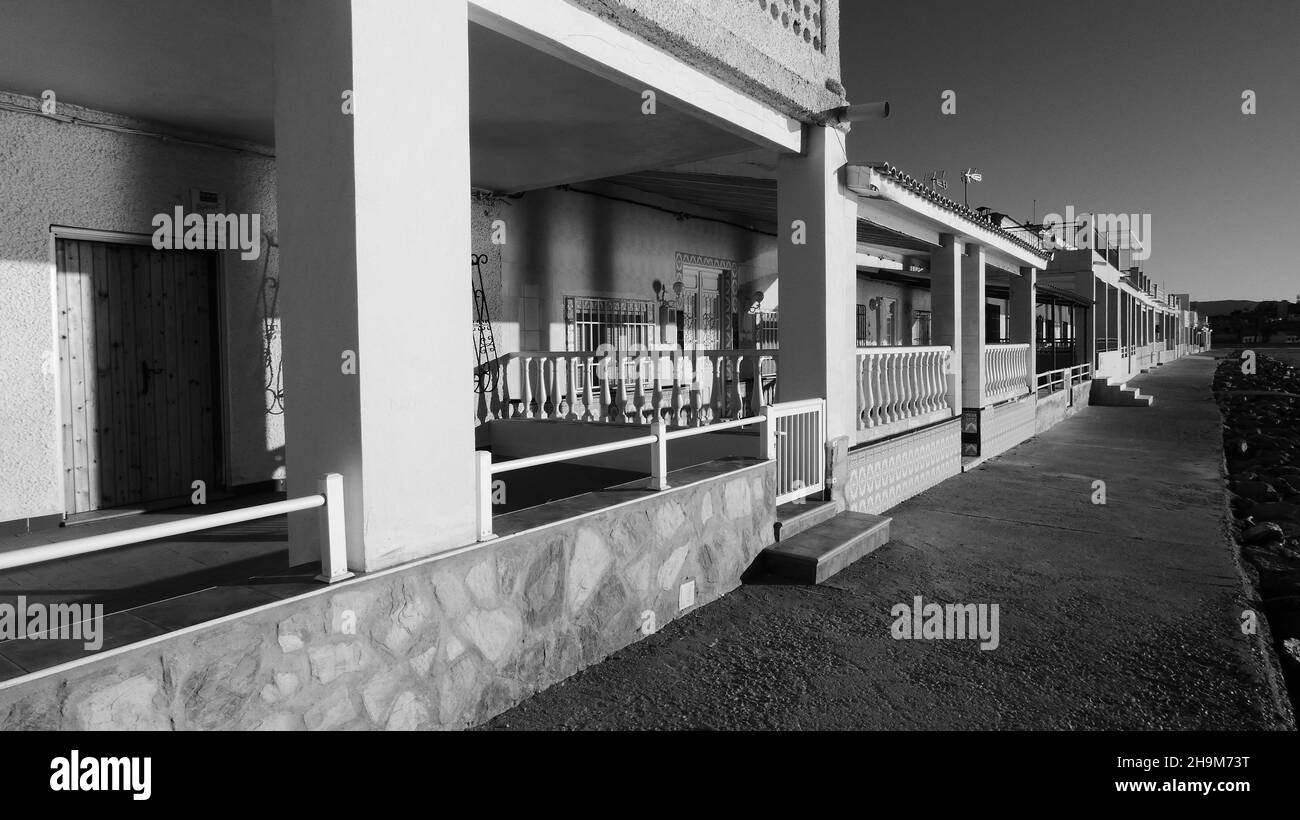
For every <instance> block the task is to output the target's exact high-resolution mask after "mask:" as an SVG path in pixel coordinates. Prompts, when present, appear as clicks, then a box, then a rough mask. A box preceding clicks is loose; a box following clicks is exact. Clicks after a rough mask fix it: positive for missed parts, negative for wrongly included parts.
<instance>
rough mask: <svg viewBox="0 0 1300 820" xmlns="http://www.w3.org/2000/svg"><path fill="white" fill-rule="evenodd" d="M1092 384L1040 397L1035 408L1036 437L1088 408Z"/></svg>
mask: <svg viewBox="0 0 1300 820" xmlns="http://www.w3.org/2000/svg"><path fill="white" fill-rule="evenodd" d="M1091 390H1092V382H1090V381H1085V382H1083V383H1082V384H1076V385H1073V386H1071V387H1070V388H1069V389H1068V390H1058V391H1056V392H1055V393H1053V394H1051V395H1050V396H1039V398H1038V402H1037V404H1035V406H1034V435H1038V434H1039V433H1042V432H1045V431H1047V430H1050V429H1052V428H1053V427H1055V426H1056V425H1058V424H1060V423H1061V422H1063V421H1065V420H1066V419H1068V418H1069V417H1070V416H1073V415H1075V414H1076V413H1078V412H1079V411H1081V410H1084V409H1086V408H1087V407H1088V394H1089V392H1090V391H1091Z"/></svg>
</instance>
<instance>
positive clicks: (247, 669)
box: [0, 462, 775, 730]
mask: <svg viewBox="0 0 1300 820" xmlns="http://www.w3.org/2000/svg"><path fill="white" fill-rule="evenodd" d="M774 499H775V467H774V464H773V463H772V462H764V463H760V464H755V465H753V466H750V467H745V468H743V469H740V470H737V471H736V472H733V473H729V474H727V475H724V476H721V477H718V478H714V479H710V480H707V481H703V482H699V483H696V484H692V485H686V486H683V487H680V488H674V489H672V490H668V491H666V492H663V493H660V494H657V495H654V496H651V497H646V498H642V499H639V500H636V501H632V502H629V503H627V504H623V505H620V506H618V507H613V508H610V509H606V510H602V511H600V512H597V513H593V514H590V515H588V516H585V517H581V518H577V519H571V520H568V521H565V522H561V523H558V524H555V525H552V526H549V527H545V528H541V529H537V530H532V531H528V532H524V533H520V534H518V535H516V536H511V537H505V538H501V539H499V540H496V541H491V542H487V543H485V544H482V545H478V546H476V547H472V548H469V549H467V550H465V551H463V552H461V553H459V554H453V555H450V556H447V557H442V558H433V559H427V560H424V561H421V562H417V563H413V564H409V565H406V566H402V567H397V568H394V569H391V570H387V571H384V572H379V573H373V574H371V575H368V576H362V577H358V578H356V579H354V580H351V581H346V582H343V583H340V584H336V585H334V586H332V587H328V588H326V587H323V588H322V589H321V590H320V591H319V592H315V593H312V594H310V595H307V596H303V597H299V598H294V599H290V600H287V601H283V602H279V603H276V604H273V605H270V606H266V607H262V608H259V609H256V610H250V611H248V612H244V613H240V614H238V615H234V616H230V617H227V618H224V619H220V620H218V621H213V622H210V623H208V624H203V625H200V626H197V627H193V628H190V629H187V630H182V631H180V632H177V633H173V634H171V635H168V636H165V637H162V638H159V639H156V640H154V641H152V642H148V643H143V644H137V645H135V646H131V647H125V648H123V649H120V650H112V651H110V652H107V653H104V654H102V655H100V656H97V657H95V658H92V659H90V660H88V661H87V662H84V663H80V664H78V665H76V666H73V667H72V668H65V669H63V670H61V671H60V670H54V671H53V672H51V673H48V674H45V675H42V676H40V677H38V678H36V679H34V680H24V679H15V680H14V681H12V682H9V683H6V684H0V730H11V729H84V730H94V729H109V730H115V729H303V728H306V729H434V728H462V727H467V726H473V725H476V724H478V723H481V722H483V721H485V720H487V719H489V718H491V717H493V716H495V715H497V714H499V713H500V712H502V711H504V710H506V709H508V708H509V707H511V706H513V705H515V704H517V703H519V702H520V701H521V700H523V699H524V698H526V697H528V696H529V695H531V694H533V693H535V692H537V691H539V690H541V689H544V688H546V687H547V686H550V685H552V684H554V683H557V682H558V681H561V680H563V679H564V678H567V677H569V676H570V675H572V674H574V673H575V672H577V671H579V670H580V669H582V668H583V667H585V666H587V665H589V664H592V663H595V662H597V661H599V660H601V659H602V658H604V657H606V656H608V655H609V654H611V653H613V652H616V651H617V650H619V649H622V648H623V647H625V646H627V645H628V644H630V643H632V642H634V641H636V640H638V639H640V638H641V637H642V636H643V635H647V634H650V633H651V632H653V631H654V629H655V628H656V627H660V626H662V625H663V624H665V623H667V622H669V621H671V620H673V619H674V618H676V617H677V616H678V615H679V614H681V613H680V612H679V611H678V601H679V598H678V592H679V587H680V586H681V585H682V584H683V583H685V582H687V581H694V582H695V595H696V597H695V605H697V606H698V605H701V604H706V603H708V602H710V601H713V600H715V599H717V598H718V597H720V596H722V595H724V594H725V593H727V592H728V591H730V590H732V589H734V588H735V587H736V586H738V585H739V583H740V575H741V573H742V572H743V571H744V570H745V569H746V568H747V567H748V566H749V565H750V563H751V562H752V561H753V559H754V557H755V556H756V555H757V554H758V552H759V551H761V550H762V549H763V548H764V547H765V546H768V545H769V544H770V543H771V541H772V525H773V521H774Z"/></svg>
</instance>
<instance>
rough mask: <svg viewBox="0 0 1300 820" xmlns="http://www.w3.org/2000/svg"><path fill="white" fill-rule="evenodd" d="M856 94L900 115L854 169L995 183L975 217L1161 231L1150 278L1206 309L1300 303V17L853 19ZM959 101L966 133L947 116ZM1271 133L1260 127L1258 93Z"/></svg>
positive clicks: (1163, 12)
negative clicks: (888, 166)
mask: <svg viewBox="0 0 1300 820" xmlns="http://www.w3.org/2000/svg"><path fill="white" fill-rule="evenodd" d="M840 8H841V18H842V28H841V33H840V44H841V46H840V47H841V60H842V67H843V76H844V85H845V87H846V88H847V89H848V93H849V99H850V100H851V101H852V102H869V101H872V100H880V99H887V100H889V101H890V104H891V109H892V113H891V116H890V118H889V119H888V120H884V121H877V122H865V123H859V124H856V125H855V126H854V130H853V132H852V133H851V134H850V137H849V158H850V161H853V162H875V161H882V160H883V161H889V162H892V163H893V164H895V165H897V166H899V167H901V168H902V169H903V170H904V171H907V172H909V173H911V174H912V175H913V176H915V177H917V178H918V179H927V178H928V177H929V175H930V172H931V171H933V170H936V169H944V170H946V171H947V178H948V181H949V188H948V191H947V194H948V196H950V197H952V198H953V199H956V200H957V201H959V202H960V201H961V197H962V191H961V179H960V173H961V171H962V170H963V169H964V168H966V167H969V166H974V167H976V168H978V169H980V171H982V172H983V173H984V182H983V183H982V184H979V185H972V186H971V188H970V204H971V206H972V207H976V206H979V205H988V206H989V207H991V208H993V209H994V210H997V211H1002V212H1004V213H1007V214H1009V215H1011V216H1012V217H1014V218H1016V219H1022V220H1024V219H1028V218H1029V217H1030V216H1031V214H1032V212H1033V200H1034V199H1035V198H1036V199H1037V200H1038V217H1039V219H1040V221H1041V219H1042V217H1043V215H1044V214H1045V213H1048V212H1056V213H1062V214H1063V213H1065V208H1066V206H1067V205H1073V206H1074V207H1075V209H1076V211H1093V212H1098V213H1120V212H1125V213H1134V212H1137V213H1150V214H1151V241H1150V243H1149V246H1150V249H1151V257H1150V259H1149V260H1147V262H1146V263H1145V270H1146V272H1147V273H1148V274H1149V275H1150V276H1152V278H1153V279H1155V281H1157V282H1163V283H1164V284H1165V285H1167V286H1168V287H1169V289H1170V290H1171V291H1172V292H1175V293H1177V292H1185V291H1189V292H1191V294H1192V298H1193V299H1194V300H1200V299H1234V298H1235V299H1280V298H1288V299H1295V298H1296V297H1297V294H1300V156H1297V152H1298V151H1300V0H1234V1H1232V2H1229V1H1228V0H1221V1H1220V2H1202V0H1096V1H1095V2H1087V3H1083V2H1080V3H1061V2H1025V1H1024V0H983V1H982V2H965V1H964V0H893V1H892V2H879V1H878V0H841V3H840ZM946 89H951V90H953V91H955V92H956V94H957V113H956V115H955V116H944V115H942V114H941V113H940V103H941V100H940V96H941V94H942V93H943V92H944V90H946ZM1245 89H1251V90H1253V91H1254V92H1255V93H1256V95H1257V105H1258V113H1257V114H1255V115H1254V116H1245V115H1243V114H1242V111H1241V106H1242V98H1241V95H1242V92H1243V91H1244V90H1245Z"/></svg>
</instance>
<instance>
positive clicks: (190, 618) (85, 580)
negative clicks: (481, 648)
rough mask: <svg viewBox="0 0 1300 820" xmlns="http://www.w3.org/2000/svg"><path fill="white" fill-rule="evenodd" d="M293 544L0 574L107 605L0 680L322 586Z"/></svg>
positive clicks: (638, 493)
mask: <svg viewBox="0 0 1300 820" xmlns="http://www.w3.org/2000/svg"><path fill="white" fill-rule="evenodd" d="M755 463H757V462H756V460H754V459H746V458H736V459H723V460H720V461H714V462H710V463H708V464H700V465H697V466H694V467H688V468H685V469H681V470H676V471H674V472H672V473H670V474H669V481H670V483H671V484H672V485H673V486H684V485H687V484H693V483H696V482H698V481H702V480H704V479H706V478H711V477H713V476H717V475H722V474H724V473H728V472H732V471H734V470H738V469H741V468H743V467H747V466H749V465H751V464H755ZM605 472H611V471H605ZM648 481H649V479H638V480H635V481H631V482H628V483H623V484H619V485H618V486H614V487H610V488H609V489H602V490H596V491H593V492H586V493H583V494H581V495H576V496H573V497H570V498H564V499H561V500H558V501H552V502H550V503H545V504H540V505H538V506H534V507H529V508H527V509H523V510H518V511H516V512H511V513H506V514H504V515H498V516H497V517H496V518H495V520H494V525H495V529H496V531H497V533H498V534H499V535H507V534H510V533H516V532H521V531H523V530H527V529H532V528H534V527H538V526H542V525H544V524H549V523H553V522H556V521H562V520H564V519H566V518H572V517H574V516H578V515H583V514H585V513H589V512H594V511H596V510H600V509H603V508H605V507H609V506H612V505H614V504H619V503H622V502H625V501H630V500H633V499H636V498H640V497H643V496H645V495H648V494H650V493H651V492H653V491H652V490H649V489H647V486H646V485H647V482H648ZM281 498H283V496H277V495H268V496H248V497H244V498H240V499H235V500H233V501H229V502H224V503H223V504H220V505H217V504H209V505H207V506H206V507H204V508H202V510H201V511H198V510H195V509H193V508H186V509H181V510H168V511H159V512H152V513H147V514H142V515H137V516H128V517H122V518H111V519H104V520H99V521H94V522H92V523H87V524H79V525H76V526H71V527H60V528H53V529H48V530H42V531H40V532H36V533H29V534H26V535H21V536H12V537H8V538H3V539H0V552H6V551H8V550H13V549H21V548H23V547H27V546H35V545H38V544H49V543H55V542H60V541H67V540H70V539H73V538H81V537H84V536H88V535H97V534H99V533H104V532H118V531H121V530H123V529H131V528H134V527H142V526H146V525H149V524H158V523H162V522H164V521H172V520H176V519H179V518H182V517H186V516H190V515H196V514H201V513H212V512H218V511H220V510H222V509H229V508H232V507H242V506H251V505H254V504H264V503H267V502H269V501H276V500H280V499H281ZM287 539H288V532H287V522H286V518H285V517H284V516H279V517H277V518H267V519H262V520H260V521H250V522H247V523H244V524H236V525H232V526H229V527H222V528H220V529H215V530H208V531H204V532H198V533H191V534H188V535H183V536H179V537H177V538H174V539H166V540H159V541H150V542H147V543H144V544H137V545H134V546H130V547H119V548H116V549H110V550H105V551H103V552H99V553H92V554H89V555H83V556H80V557H78V558H69V559H64V560H59V561H51V562H49V563H46V564H38V565H36V566H31V567H25V568H22V569H15V570H9V571H7V572H0V604H6V603H7V604H11V605H16V604H17V603H18V600H19V597H20V596H21V597H22V598H23V600H24V601H26V602H27V603H29V604H31V603H40V604H68V603H85V604H103V605H104V610H103V612H104V622H103V626H102V639H103V645H102V647H99V648H98V649H88V648H87V647H86V642H87V639H90V640H91V641H92V642H93V639H94V637H95V636H94V635H93V634H83V635H79V636H77V637H75V638H70V639H58V640H55V639H44V638H43V639H21V640H19V639H11V640H6V641H0V680H7V679H9V678H14V677H18V676H20V675H22V674H25V673H29V672H36V671H39V670H41V669H46V668H49V667H51V666H55V665H58V664H61V663H67V662H69V661H73V660H76V659H78V658H81V657H85V656H86V655H87V654H90V653H93V652H97V651H103V650H104V649H111V648H113V647H116V646H123V645H125V644H129V643H133V642H136V641H141V640H145V639H147V638H151V637H154V636H157V635H162V634H165V633H167V632H171V631H174V630H177V629H182V628H184V627H187V626H192V625H194V624H198V623H203V622H205V621H210V620H213V619H215V618H220V617H222V616H225V615H230V614H232V613H235V612H241V611H244V610H247V609H252V608H254V607H258V606H262V605H264V604H269V603H272V602H274V601H276V600H281V599H284V598H289V597H292V596H295V595H301V594H303V593H305V592H309V591H311V590H315V589H319V588H320V582H318V581H316V580H315V575H316V574H317V572H318V571H319V567H318V566H317V565H316V564H308V565H303V566H299V567H289V565H288V563H289V557H288V544H287Z"/></svg>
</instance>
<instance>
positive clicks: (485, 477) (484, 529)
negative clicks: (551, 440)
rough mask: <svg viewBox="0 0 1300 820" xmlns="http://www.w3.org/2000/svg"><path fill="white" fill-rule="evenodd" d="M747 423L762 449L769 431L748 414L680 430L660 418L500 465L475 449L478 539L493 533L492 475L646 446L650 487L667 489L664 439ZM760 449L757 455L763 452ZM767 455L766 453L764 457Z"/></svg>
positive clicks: (760, 419)
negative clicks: (630, 434) (615, 435)
mask: <svg viewBox="0 0 1300 820" xmlns="http://www.w3.org/2000/svg"><path fill="white" fill-rule="evenodd" d="M751 424H758V425H763V427H760V429H759V442H760V447H763V448H765V446H766V445H765V442H766V441H767V440H768V438H769V434H768V433H767V432H766V430H765V429H764V428H765V427H766V426H767V425H768V424H769V422H768V420H767V418H766V417H765V416H762V415H758V416H748V417H746V418H741V419H732V420H730V421H720V422H715V423H713V424H710V425H708V426H707V427H688V428H684V429H681V430H671V431H670V430H668V429H667V426H666V425H665V424H664V422H663V421H655V422H652V423H651V424H650V426H649V429H650V433H649V434H648V435H644V436H636V437H635V438H629V439H623V440H622V441H611V442H608V443H606V444H593V445H591V446H588V447H575V448H573V449H571V450H560V451H558V452H554V453H542V454H541V455H536V456H528V457H527V458H517V459H513V460H511V461H503V462H501V463H500V464H496V463H493V461H492V453H491V451H489V450H479V451H478V452H477V453H476V459H477V462H476V465H477V467H476V473H477V475H476V482H477V486H478V490H477V492H478V495H477V519H478V540H480V541H486V540H488V539H489V538H495V537H496V536H495V535H494V534H493V532H492V480H493V476H497V475H500V474H502V473H506V472H510V471H512V470H523V469H525V468H528V467H538V466H541V465H543V464H554V463H557V462H560V461H569V460H570V459H575V458H585V457H586V456H597V455H601V454H604V453H613V452H617V451H619V450H628V449H631V448H633V447H645V446H647V445H649V447H650V487H651V489H653V490H657V491H658V490H667V489H668V488H669V487H668V442H670V441H672V440H674V439H679V438H686V437H688V436H697V435H700V434H702V433H716V432H720V431H722V430H729V429H732V428H735V427H748V426H749V425H751ZM765 454H766V449H764V450H763V451H762V452H761V453H760V455H765ZM766 457H769V458H770V456H766Z"/></svg>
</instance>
